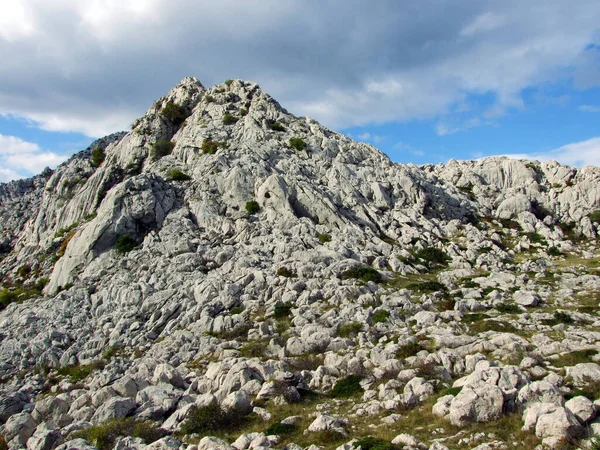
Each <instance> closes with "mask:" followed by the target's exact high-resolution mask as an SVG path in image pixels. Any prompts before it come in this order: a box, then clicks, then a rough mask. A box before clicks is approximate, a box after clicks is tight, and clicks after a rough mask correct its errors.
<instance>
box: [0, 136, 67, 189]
mask: <svg viewBox="0 0 600 450" xmlns="http://www.w3.org/2000/svg"><path fill="white" fill-rule="evenodd" d="M66 159H67V155H59V154H57V153H53V152H49V151H44V150H43V149H42V148H40V146H39V145H37V144H35V143H33V142H27V141H24V140H22V139H20V138H18V137H15V136H5V135H2V134H0V182H6V181H11V180H16V179H18V178H25V177H28V176H31V175H34V174H37V173H39V172H41V171H42V170H43V169H44V168H46V167H51V168H54V167H56V166H57V165H59V164H60V163H61V162H63V161H65V160H66Z"/></svg>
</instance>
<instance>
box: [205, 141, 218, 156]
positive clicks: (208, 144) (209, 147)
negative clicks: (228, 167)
mask: <svg viewBox="0 0 600 450" xmlns="http://www.w3.org/2000/svg"><path fill="white" fill-rule="evenodd" d="M220 146H221V143H220V142H217V141H213V140H210V139H204V140H203V141H202V147H201V148H202V153H206V154H209V155H214V154H215V153H217V150H218V149H219V147H220Z"/></svg>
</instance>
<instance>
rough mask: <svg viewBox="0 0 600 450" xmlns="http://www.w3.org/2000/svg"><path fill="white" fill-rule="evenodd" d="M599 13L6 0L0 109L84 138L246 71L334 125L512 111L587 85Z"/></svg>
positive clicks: (470, 3)
mask: <svg viewBox="0 0 600 450" xmlns="http://www.w3.org/2000/svg"><path fill="white" fill-rule="evenodd" d="M341 6H342V7H341ZM599 15H600V3H598V2H596V1H593V0H581V1H580V2H578V3H577V8H573V6H572V5H571V4H570V3H566V2H564V1H562V0H544V1H542V0H532V1H528V2H522V1H519V0H507V1H505V2H494V1H491V0H465V1H463V2H460V4H456V2H450V1H446V0H442V1H439V0H423V1H420V2H417V3H412V2H397V1H395V0H381V1H378V2H376V3H375V4H372V3H366V2H364V1H359V0H345V1H344V2H343V3H342V2H336V1H326V2H317V1H312V0H309V1H301V0H285V1H281V0H247V1H243V2H240V1H237V0H222V1H220V2H198V1H195V0H181V1H177V2H171V1H169V0H130V1H127V2H123V1H118V0H89V1H85V2H80V1H77V0H53V1H47V0H20V1H19V2H12V3H11V5H7V6H6V7H3V11H2V15H1V17H0V58H1V60H2V61H3V64H2V67H0V105H1V106H0V114H1V113H4V114H6V113H12V114H16V115H18V116H20V117H24V118H27V119H29V120H32V121H34V122H35V123H36V124H38V126H40V127H42V128H44V129H47V130H55V131H56V130H58V131H67V130H68V131H80V132H83V133H85V134H87V135H89V136H98V135H101V134H105V133H107V132H110V131H116V129H124V128H126V127H127V126H128V125H129V123H131V121H132V120H133V119H134V118H135V117H136V116H139V115H140V114H141V113H143V111H144V110H145V109H146V108H147V107H148V106H149V105H150V103H151V102H152V101H153V100H155V99H156V98H157V97H158V96H160V95H161V94H163V93H165V92H167V91H168V89H169V88H170V87H172V86H173V85H175V84H176V83H177V82H178V81H179V80H180V79H181V78H183V77H184V76H187V75H194V76H197V77H198V78H200V80H202V82H203V83H205V84H207V85H211V84H214V83H217V82H220V81H223V80H225V79H227V78H244V79H250V80H255V81H258V82H259V83H260V84H261V85H262V87H263V88H264V89H265V90H267V91H268V92H269V93H271V94H272V95H273V96H274V97H275V98H277V99H278V100H279V101H280V102H281V103H282V104H283V105H284V106H285V107H287V108H288V109H289V110H291V111H292V112H294V113H296V114H302V115H310V116H313V117H315V118H316V119H318V120H320V121H322V122H324V123H325V124H326V125H328V126H330V127H334V128H345V127H350V126H360V125H365V124H372V123H384V122H389V121H408V120H413V119H422V118H441V119H442V121H443V122H442V123H446V122H447V123H449V124H450V125H447V129H448V130H452V129H455V128H460V127H459V126H455V125H451V124H452V123H453V120H452V116H453V114H455V113H456V112H457V111H459V110H460V109H461V108H462V107H463V106H464V104H465V101H466V99H467V98H468V97H469V96H470V95H472V94H476V95H480V94H492V95H493V97H494V104H492V105H489V104H486V105H477V104H470V114H471V117H467V118H465V119H464V121H465V123H467V121H468V120H474V119H478V118H480V116H482V115H483V114H484V113H485V111H488V112H491V113H494V114H500V115H501V114H503V113H505V112H506V111H508V110H510V109H511V108H522V107H523V100H522V98H521V91H522V90H523V89H524V88H527V87H531V86H535V85H538V84H540V83H546V82H552V81H555V80H558V79H565V78H569V77H570V78H573V79H574V80H575V82H576V83H577V86H579V87H586V86H590V84H593V83H594V81H593V80H595V79H597V77H596V74H597V70H598V67H597V57H596V55H595V53H596V52H595V50H594V49H593V48H590V43H594V39H597V38H598V35H597V34H596V33H597V29H598V26H597V20H596V18H597V17H598V16H599ZM31 55H35V58H32V56H31ZM594 77H595V78H594Z"/></svg>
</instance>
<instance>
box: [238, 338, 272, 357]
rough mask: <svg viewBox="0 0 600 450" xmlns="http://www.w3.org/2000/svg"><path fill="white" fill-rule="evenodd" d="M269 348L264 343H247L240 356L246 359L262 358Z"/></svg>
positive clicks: (243, 346)
mask: <svg viewBox="0 0 600 450" xmlns="http://www.w3.org/2000/svg"><path fill="white" fill-rule="evenodd" d="M266 347H267V343H266V342H263V341H253V342H246V343H245V344H244V345H242V346H241V347H240V355H241V356H243V357H245V358H260V357H261V356H263V353H264V351H265V349H266Z"/></svg>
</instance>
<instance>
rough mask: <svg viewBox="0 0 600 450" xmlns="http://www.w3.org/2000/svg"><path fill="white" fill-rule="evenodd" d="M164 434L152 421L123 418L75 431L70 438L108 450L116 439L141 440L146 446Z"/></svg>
mask: <svg viewBox="0 0 600 450" xmlns="http://www.w3.org/2000/svg"><path fill="white" fill-rule="evenodd" d="M165 434H166V433H165V432H164V431H163V430H161V429H160V428H158V426H157V424H155V423H154V422H152V421H149V420H147V421H143V422H137V421H135V420H134V419H132V418H125V419H111V420H109V421H108V422H105V423H102V424H99V425H94V426H92V427H90V428H85V429H83V430H79V431H76V432H75V433H73V435H72V437H73V438H74V439H77V438H81V439H85V440H86V441H88V442H90V443H91V444H92V445H94V446H95V447H97V448H98V449H99V450H110V449H111V448H113V447H114V445H115V442H116V440H117V438H119V437H122V436H131V437H137V438H141V439H143V440H144V442H145V443H146V444H151V443H152V442H154V441H157V440H158V439H160V438H162V437H163V436H165Z"/></svg>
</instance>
